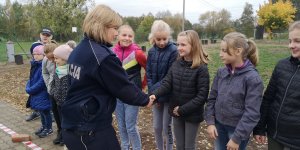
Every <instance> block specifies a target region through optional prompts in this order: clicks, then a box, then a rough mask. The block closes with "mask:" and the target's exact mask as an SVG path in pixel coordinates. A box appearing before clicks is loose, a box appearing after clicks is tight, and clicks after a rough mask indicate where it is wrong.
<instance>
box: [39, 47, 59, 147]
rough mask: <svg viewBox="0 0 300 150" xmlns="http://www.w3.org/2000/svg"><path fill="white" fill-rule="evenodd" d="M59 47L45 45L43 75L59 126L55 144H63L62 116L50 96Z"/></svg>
mask: <svg viewBox="0 0 300 150" xmlns="http://www.w3.org/2000/svg"><path fill="white" fill-rule="evenodd" d="M56 47H57V44H56V43H50V44H46V45H45V50H44V52H45V55H46V57H44V59H43V63H42V66H43V67H42V73H43V78H44V81H45V84H46V86H47V91H48V94H49V99H50V101H51V103H52V112H53V116H54V119H55V122H56V126H57V136H56V138H55V139H54V140H53V144H55V145H56V144H60V143H61V141H62V140H61V139H62V138H61V125H60V124H61V123H60V119H59V118H60V116H59V114H58V110H57V105H56V102H55V100H54V99H53V96H52V95H50V90H51V86H50V85H51V84H50V83H51V82H52V80H53V76H54V73H55V62H54V55H53V51H54V49H55V48H56Z"/></svg>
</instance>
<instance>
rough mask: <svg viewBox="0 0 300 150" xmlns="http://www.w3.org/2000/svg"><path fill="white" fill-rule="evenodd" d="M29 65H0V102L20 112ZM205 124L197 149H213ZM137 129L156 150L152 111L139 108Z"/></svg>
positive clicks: (149, 149)
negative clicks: (8, 104)
mask: <svg viewBox="0 0 300 150" xmlns="http://www.w3.org/2000/svg"><path fill="white" fill-rule="evenodd" d="M29 70H30V65H29V64H28V63H25V64H24V65H18V66H17V65H14V64H5V65H0V100H2V101H6V102H7V103H10V104H11V105H12V106H13V107H15V108H17V109H18V110H20V111H22V112H26V111H27V110H26V108H25V104H26V101H27V98H28V95H27V94H26V92H25V85H26V82H27V80H28V77H29ZM113 117H114V120H113V126H114V127H115V129H116V132H117V135H118V128H117V123H116V119H115V116H114V114H113ZM206 127H207V126H206V124H205V123H204V122H202V123H201V125H200V127H199V131H198V137H197V142H196V145H197V149H201V150H203V149H206V150H211V149H213V140H211V139H210V138H208V135H207V133H206ZM138 128H139V132H140V135H141V139H142V146H143V149H145V150H154V149H156V145H155V139H154V131H153V125H152V110H151V109H150V108H140V112H139V120H138ZM175 143H176V142H175ZM175 147H176V146H175V144H174V148H175ZM258 149H259V150H266V149H267V146H266V145H258V144H256V143H255V142H254V141H253V138H251V141H250V142H249V144H248V147H247V150H258Z"/></svg>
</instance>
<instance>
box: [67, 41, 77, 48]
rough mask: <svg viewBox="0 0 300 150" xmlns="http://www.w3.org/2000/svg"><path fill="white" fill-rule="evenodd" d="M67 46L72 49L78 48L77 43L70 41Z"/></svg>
mask: <svg viewBox="0 0 300 150" xmlns="http://www.w3.org/2000/svg"><path fill="white" fill-rule="evenodd" d="M66 44H67V45H69V46H70V47H71V48H72V49H74V48H75V47H76V46H77V44H76V42H75V41H73V40H69V41H68V42H67V43H66Z"/></svg>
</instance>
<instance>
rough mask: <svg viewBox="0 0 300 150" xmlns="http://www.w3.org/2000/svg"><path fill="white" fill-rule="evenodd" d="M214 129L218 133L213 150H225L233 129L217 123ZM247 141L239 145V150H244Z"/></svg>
mask: <svg viewBox="0 0 300 150" xmlns="http://www.w3.org/2000/svg"><path fill="white" fill-rule="evenodd" d="M215 125H216V128H217V131H218V136H217V139H216V140H215V150H226V149H227V146H226V145H227V143H228V142H229V140H230V138H231V137H232V135H233V133H234V130H235V127H232V126H227V125H223V124H221V123H219V122H218V121H216V124H215ZM248 141H249V139H246V140H242V142H241V143H240V145H239V150H246V147H247V144H248Z"/></svg>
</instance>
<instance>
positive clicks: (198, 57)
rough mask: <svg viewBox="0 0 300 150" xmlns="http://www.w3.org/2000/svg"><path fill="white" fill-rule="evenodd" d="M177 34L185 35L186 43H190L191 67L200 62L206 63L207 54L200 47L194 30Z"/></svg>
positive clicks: (197, 65)
mask: <svg viewBox="0 0 300 150" xmlns="http://www.w3.org/2000/svg"><path fill="white" fill-rule="evenodd" d="M178 36H185V37H186V38H187V41H188V43H189V44H190V45H191V56H192V59H193V64H192V66H191V68H196V67H199V66H200V65H201V64H207V63H208V60H209V59H208V54H207V53H206V52H205V51H204V49H203V48H202V44H201V42H200V38H199V36H198V33H197V32H196V31H194V30H187V31H183V32H180V33H179V34H178Z"/></svg>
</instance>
